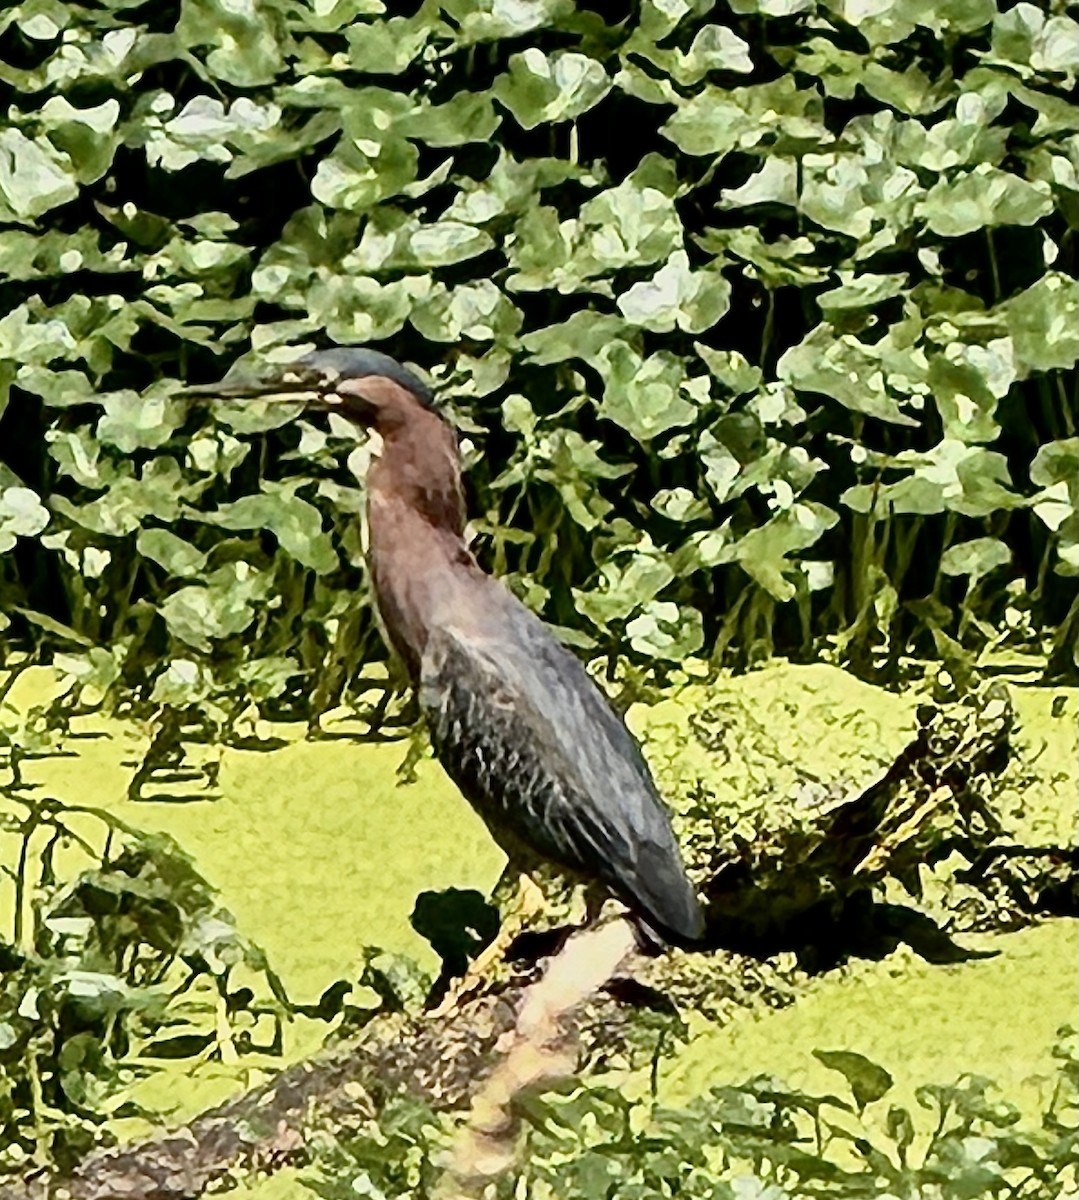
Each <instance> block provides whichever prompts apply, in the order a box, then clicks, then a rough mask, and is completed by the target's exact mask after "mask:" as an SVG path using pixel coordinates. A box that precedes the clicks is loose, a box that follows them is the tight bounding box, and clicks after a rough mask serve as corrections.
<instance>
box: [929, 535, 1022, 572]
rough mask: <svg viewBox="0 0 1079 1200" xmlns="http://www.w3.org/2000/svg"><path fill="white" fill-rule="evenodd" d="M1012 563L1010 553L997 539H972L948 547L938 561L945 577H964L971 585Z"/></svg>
mask: <svg viewBox="0 0 1079 1200" xmlns="http://www.w3.org/2000/svg"><path fill="white" fill-rule="evenodd" d="M1011 561H1012V552H1011V551H1010V550H1009V549H1008V547H1007V546H1005V545H1004V543H1003V542H1002V541H999V540H998V539H997V538H989V537H985V538H973V539H972V540H971V541H969V542H960V543H959V544H958V545H956V546H949V547H948V549H947V550H946V551H945V552H944V555H943V557H942V558H941V560H940V569H941V570H942V571H943V572H944V574H945V575H966V576H969V578H970V580H971V582H972V583H975V582H977V581H978V580H979V579H982V578H983V577H984V576H986V575H988V574H989V573H990V572H991V571H995V570H996V569H997V568H998V567H1006V566H1008V564H1009V563H1010V562H1011Z"/></svg>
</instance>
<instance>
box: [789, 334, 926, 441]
mask: <svg viewBox="0 0 1079 1200" xmlns="http://www.w3.org/2000/svg"><path fill="white" fill-rule="evenodd" d="M882 367H883V363H882V360H881V358H880V356H879V353H878V352H877V348H876V347H870V346H866V345H865V344H863V343H862V342H860V341H859V340H858V339H857V338H856V337H854V336H853V335H852V334H841V335H839V336H838V337H837V336H835V335H834V334H833V332H832V331H831V330H830V329H829V328H828V327H827V326H825V325H818V326H817V328H816V329H814V330H813V332H812V333H811V334H810V335H809V336H808V337H807V338H805V339H804V340H803V341H802V342H801V343H800V344H799V345H797V346H794V347H792V348H791V349H790V350H788V351H787V352H786V353H785V354H784V355H783V356H782V358H780V360H779V362H778V363H777V364H776V374H777V375H778V376H779V378H780V379H781V380H783V381H784V382H785V383H788V384H789V385H790V386H791V387H793V388H794V389H795V390H797V391H799V392H823V393H824V395H826V396H831V397H832V398H833V399H834V400H837V401H839V403H840V404H842V405H843V406H844V407H845V408H848V409H850V410H852V411H853V412H860V413H865V414H866V415H867V416H871V417H876V418H878V420H881V421H887V422H888V423H889V424H892V425H908V426H916V425H917V424H918V422H917V421H916V420H915V418H913V417H911V416H908V415H907V414H906V413H905V412H903V411H902V409H901V408H900V406H899V401H897V400H896V399H895V398H894V397H893V396H891V395H890V394H889V390H888V380H887V379H886V377H885V375H884V371H883V369H882Z"/></svg>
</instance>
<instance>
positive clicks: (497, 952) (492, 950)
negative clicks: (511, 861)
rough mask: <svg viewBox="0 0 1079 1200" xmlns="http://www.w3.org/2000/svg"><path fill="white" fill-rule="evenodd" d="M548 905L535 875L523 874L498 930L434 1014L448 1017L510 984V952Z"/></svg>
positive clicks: (434, 1010)
mask: <svg viewBox="0 0 1079 1200" xmlns="http://www.w3.org/2000/svg"><path fill="white" fill-rule="evenodd" d="M544 908H545V899H544V894H543V891H542V889H541V888H540V887H539V885H538V884H537V883H536V881H535V880H534V879H532V878H531V876H529V875H522V876H521V878H520V884H519V887H518V890H517V896H516V898H515V899H514V901H513V903H512V904H511V905H509V906H508V908H507V911H506V913H505V915H504V917H503V919H502V924H501V926H500V927H499V930H498V933H497V934H495V937H494V939H493V940H492V941H491V942H489V943H488V944H487V945H486V946H485V947H484V948H483V950H481V951H480V952H479V954H477V955H476V957H475V958H474V959H473V960H472V961H471V962H470V963H469V965H468V970H467V971H465V973H464V975H462V976H460V978H458V979H457V980H455V981H454V982H453V983H452V984H451V985H450V987H449V989H448V990H447V992H446V994H445V995H444V996H443V997H442V999H441V1000H440V1001H439V1004H438V1006H437V1007H436V1008H435V1009H433V1010H432V1013H431V1015H432V1016H435V1017H444V1016H446V1015H447V1014H449V1013H450V1012H452V1011H453V1010H454V1009H457V1008H461V1007H463V1006H464V1005H465V1004H468V1003H470V1002H471V1001H472V1000H475V999H476V998H477V997H479V996H481V995H485V994H487V993H488V992H490V991H493V990H494V989H495V988H497V987H498V986H499V985H500V984H505V983H508V982H509V981H510V980H511V979H512V978H513V977H514V971H513V967H512V959H511V957H510V953H509V952H510V950H511V949H512V948H513V945H514V943H515V942H516V941H517V940H518V938H519V937H520V936H521V933H522V932H523V931H524V929H525V927H526V926H527V924H528V923H529V921H531V920H532V919H534V918H535V917H537V916H539V915H540V914H541V913H543V911H544Z"/></svg>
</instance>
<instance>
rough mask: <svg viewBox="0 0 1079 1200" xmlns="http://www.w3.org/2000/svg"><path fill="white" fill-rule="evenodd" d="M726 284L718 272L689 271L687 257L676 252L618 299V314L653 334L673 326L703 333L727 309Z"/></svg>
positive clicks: (729, 290) (727, 293)
mask: <svg viewBox="0 0 1079 1200" xmlns="http://www.w3.org/2000/svg"><path fill="white" fill-rule="evenodd" d="M730 295H731V288H730V284H729V283H727V281H726V280H725V279H724V278H723V276H722V275H721V274H720V272H719V271H718V270H714V269H713V270H703V271H691V270H690V268H689V256H688V255H687V254H686V252H685V251H684V250H676V251H675V252H674V254H672V255H671V257H670V258H669V259H668V260H667V262H666V264H665V265H664V266H662V267H661V268H660V269H659V270H658V271H657V272H656V274H655V275H654V276H653V277H652V278H651V279H650V280H649V281H647V282H646V283H635V284H634V285H633V287H631V288H630V289H629V290H628V291H627V292H625V293H624V294H623V295H622V296H621V297H619V300H618V308H619V310H620V311H621V313H622V315H623V316H624V317H625V318H626V320H627V321H629V322H630V323H631V324H633V325H640V326H641V327H642V328H644V329H650V330H652V331H653V332H654V333H669V332H670V331H671V330H672V329H674V328H675V327H676V326H677V327H678V328H679V329H682V330H684V331H685V332H686V333H703V332H704V330H706V329H709V328H710V327H711V326H713V325H714V324H715V323H716V322H717V321H718V320H719V319H720V317H722V316H723V315H724V313H726V311H727V309H728V308H729V307H730Z"/></svg>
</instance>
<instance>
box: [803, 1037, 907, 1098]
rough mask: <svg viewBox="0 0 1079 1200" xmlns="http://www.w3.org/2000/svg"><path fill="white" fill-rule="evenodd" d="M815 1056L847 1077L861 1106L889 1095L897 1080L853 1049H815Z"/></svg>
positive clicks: (832, 1069) (829, 1067)
mask: <svg viewBox="0 0 1079 1200" xmlns="http://www.w3.org/2000/svg"><path fill="white" fill-rule="evenodd" d="M813 1057H814V1058H817V1059H819V1060H820V1061H821V1062H822V1063H823V1064H824V1065H825V1066H826V1067H827V1068H828V1069H829V1070H831V1071H838V1072H839V1073H840V1074H841V1075H842V1076H843V1078H844V1079H846V1081H847V1083H848V1084H849V1086H850V1090H851V1092H852V1093H853V1094H854V1102H855V1103H856V1104H857V1105H858V1107H859V1108H865V1106H866V1105H867V1104H872V1103H873V1102H874V1101H876V1100H880V1099H881V1098H882V1097H883V1096H885V1095H887V1093H888V1092H889V1091H890V1090H891V1087H892V1084H893V1083H894V1082H895V1081H894V1080H893V1079H892V1077H891V1075H889V1074H888V1072H887V1071H886V1070H885V1069H884V1068H883V1067H880V1066H878V1065H877V1064H876V1063H875V1062H871V1061H870V1060H869V1059H868V1058H866V1057H865V1056H864V1055H862V1054H857V1053H855V1052H854V1051H853V1050H814V1051H813Z"/></svg>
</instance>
